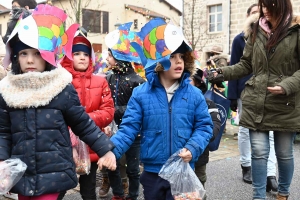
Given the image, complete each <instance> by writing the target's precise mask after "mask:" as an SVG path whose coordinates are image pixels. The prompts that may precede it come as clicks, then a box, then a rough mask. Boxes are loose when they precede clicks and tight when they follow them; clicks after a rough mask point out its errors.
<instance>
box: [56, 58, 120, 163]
mask: <svg viewBox="0 0 300 200" xmlns="http://www.w3.org/2000/svg"><path fill="white" fill-rule="evenodd" d="M61 65H62V66H63V67H64V68H65V69H67V70H68V71H69V72H70V73H71V74H72V76H73V81H72V84H73V86H74V87H75V89H76V91H77V93H78V96H79V99H80V102H81V105H82V106H84V107H85V111H86V112H87V113H88V115H89V116H90V117H91V118H92V119H93V120H94V122H95V123H96V125H97V126H98V127H99V128H104V127H106V126H107V125H109V124H110V123H111V122H112V120H113V118H114V102H113V99H112V97H111V92H110V88H109V87H108V83H107V81H106V79H105V78H104V77H101V76H98V75H95V74H93V66H92V62H91V61H90V64H89V67H88V69H87V70H86V71H85V72H79V71H75V69H74V68H73V61H71V60H70V59H69V58H67V57H65V58H64V59H63V60H62V62H61ZM89 153H90V159H91V162H97V161H98V159H99V157H98V156H97V154H96V153H95V152H94V151H92V150H91V149H89Z"/></svg>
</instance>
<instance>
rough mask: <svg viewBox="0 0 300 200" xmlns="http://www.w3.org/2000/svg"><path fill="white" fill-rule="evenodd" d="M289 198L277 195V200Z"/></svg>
mask: <svg viewBox="0 0 300 200" xmlns="http://www.w3.org/2000/svg"><path fill="white" fill-rule="evenodd" d="M288 198H289V196H281V195H280V194H277V196H276V200H287V199H288Z"/></svg>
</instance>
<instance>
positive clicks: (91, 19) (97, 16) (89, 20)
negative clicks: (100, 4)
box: [82, 9, 109, 33]
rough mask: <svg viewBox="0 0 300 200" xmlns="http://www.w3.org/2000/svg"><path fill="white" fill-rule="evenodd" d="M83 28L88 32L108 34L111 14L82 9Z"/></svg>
mask: <svg viewBox="0 0 300 200" xmlns="http://www.w3.org/2000/svg"><path fill="white" fill-rule="evenodd" d="M82 26H83V28H84V29H86V30H87V31H88V32H92V33H108V32H109V29H108V27H109V13H108V12H105V11H98V10H89V9H82Z"/></svg>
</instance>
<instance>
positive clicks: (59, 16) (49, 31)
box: [7, 4, 79, 66]
mask: <svg viewBox="0 0 300 200" xmlns="http://www.w3.org/2000/svg"><path fill="white" fill-rule="evenodd" d="M66 19H67V15H66V13H65V12H64V11H63V10H61V9H60V8H57V7H55V6H50V5H47V4H40V5H38V6H37V7H36V8H35V9H34V11H33V12H32V14H31V15H30V16H28V17H26V18H24V19H20V20H19V22H18V24H17V25H16V27H15V29H14V30H13V32H12V34H11V36H10V38H9V40H10V39H11V38H13V37H14V36H15V35H16V34H18V37H19V39H20V40H21V41H22V42H23V43H25V44H27V45H28V46H30V47H33V48H36V49H38V50H39V51H40V53H41V56H42V57H43V59H44V60H46V61H47V62H49V63H50V64H52V65H54V66H56V63H57V62H59V60H60V59H62V58H63V57H64V56H65V55H66V56H67V57H68V58H70V59H72V42H73V38H74V34H75V32H76V31H77V29H78V27H79V25H78V24H73V25H72V26H70V27H69V29H68V30H67V31H65V28H64V22H65V21H66ZM9 40H8V42H7V44H8V43H9ZM8 49H9V48H8ZM9 52H10V50H9Z"/></svg>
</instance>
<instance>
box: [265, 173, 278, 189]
mask: <svg viewBox="0 0 300 200" xmlns="http://www.w3.org/2000/svg"><path fill="white" fill-rule="evenodd" d="M277 189H278V183H277V180H276V176H268V177H267V187H266V191H267V192H270V191H271V190H272V191H273V192H277Z"/></svg>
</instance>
